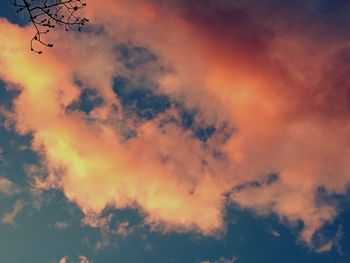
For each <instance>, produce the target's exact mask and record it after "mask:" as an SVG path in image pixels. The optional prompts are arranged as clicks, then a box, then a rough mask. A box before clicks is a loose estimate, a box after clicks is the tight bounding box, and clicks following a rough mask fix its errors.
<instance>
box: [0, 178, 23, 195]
mask: <svg viewBox="0 0 350 263" xmlns="http://www.w3.org/2000/svg"><path fill="white" fill-rule="evenodd" d="M19 192H20V190H19V188H18V187H17V186H16V185H15V184H14V183H13V182H12V181H10V180H8V179H7V178H4V177H0V193H2V194H5V195H13V194H17V193H19Z"/></svg>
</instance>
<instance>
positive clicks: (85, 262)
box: [79, 256, 92, 263]
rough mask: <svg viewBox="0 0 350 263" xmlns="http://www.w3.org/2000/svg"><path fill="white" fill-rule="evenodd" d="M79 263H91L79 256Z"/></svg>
mask: <svg viewBox="0 0 350 263" xmlns="http://www.w3.org/2000/svg"><path fill="white" fill-rule="evenodd" d="M79 263H92V262H91V261H90V260H89V259H88V258H87V257H85V256H80V257H79Z"/></svg>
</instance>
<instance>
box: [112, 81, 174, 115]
mask: <svg viewBox="0 0 350 263" xmlns="http://www.w3.org/2000/svg"><path fill="white" fill-rule="evenodd" d="M113 90H114V92H115V93H116V95H117V96H118V98H119V99H120V101H121V103H122V104H123V106H124V111H125V112H126V113H127V114H128V115H129V116H130V115H132V114H136V116H137V117H138V118H140V119H141V120H151V119H154V118H155V117H157V116H158V114H160V113H162V112H164V111H166V110H167V109H169V108H170V107H171V101H170V99H169V98H168V97H167V96H165V95H157V94H156V93H155V92H154V91H152V89H149V88H147V87H135V86H133V85H132V83H131V81H130V80H129V79H127V78H123V77H116V78H115V79H114V84H113Z"/></svg>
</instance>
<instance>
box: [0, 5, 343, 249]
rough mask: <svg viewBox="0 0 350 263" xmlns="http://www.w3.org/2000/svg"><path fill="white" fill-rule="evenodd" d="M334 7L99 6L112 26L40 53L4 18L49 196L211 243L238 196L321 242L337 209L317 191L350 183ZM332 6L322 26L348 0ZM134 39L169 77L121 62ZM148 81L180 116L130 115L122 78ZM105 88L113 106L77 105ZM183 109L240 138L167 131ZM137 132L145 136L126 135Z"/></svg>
mask: <svg viewBox="0 0 350 263" xmlns="http://www.w3.org/2000/svg"><path fill="white" fill-rule="evenodd" d="M326 4H327V1H325V2H324V3H323V5H326ZM321 5H322V4H317V3H316V1H311V2H310V3H309V4H305V3H303V2H302V1H295V2H293V3H277V1H272V0H271V1H265V4H264V5H263V4H261V3H259V4H257V3H256V2H254V1H236V2H232V1H220V2H217V1H210V0H205V1H201V2H198V1H176V3H175V2H174V1H166V0H150V1H146V0H144V1H143V0H138V1H137V0H133V1H123V0H120V1H109V0H105V1H104V3H103V4H100V3H98V2H93V1H90V2H89V3H88V6H89V8H86V12H88V13H87V16H88V17H91V19H92V22H93V23H95V24H96V25H98V24H100V25H103V29H101V30H96V29H94V27H92V28H91V32H89V33H84V34H81V35H73V36H66V35H63V34H60V33H56V35H53V36H52V37H53V38H55V39H56V41H57V40H59V39H60V38H62V37H63V36H65V41H64V42H60V41H59V42H58V45H57V48H55V49H54V50H53V51H51V50H50V52H45V53H44V55H43V56H41V57H37V56H35V55H33V54H31V53H28V52H27V46H26V45H27V41H28V39H29V37H28V36H30V33H31V32H30V29H29V28H19V27H18V26H15V25H11V24H10V23H8V22H7V21H5V20H2V21H1V22H0V28H2V30H1V33H0V58H1V63H0V78H1V79H3V80H4V81H7V82H9V83H12V84H15V85H16V86H17V87H18V88H19V89H20V90H21V94H20V95H19V96H18V97H17V98H16V100H15V101H14V109H13V111H14V113H15V120H16V130H17V132H18V133H21V134H23V133H29V132H30V133H32V134H33V138H34V139H33V143H32V148H33V150H35V151H37V152H38V153H40V154H41V156H42V159H43V162H44V164H45V165H46V167H47V169H48V171H49V176H48V177H47V178H45V179H44V180H40V179H38V180H37V186H38V187H57V188H60V189H62V190H63V191H64V193H65V195H66V196H67V198H68V199H70V200H72V201H74V202H76V203H77V204H78V205H79V206H80V207H81V209H82V210H83V211H84V213H85V214H86V215H87V216H88V215H91V214H92V215H95V214H99V213H101V212H102V211H103V209H104V208H106V207H114V208H119V209H122V208H126V207H136V208H138V209H139V210H140V212H141V213H142V214H143V215H144V217H145V221H146V222H147V223H149V224H150V225H152V226H154V227H155V228H160V229H162V230H165V231H167V230H178V231H183V230H197V231H200V232H201V233H203V234H211V233H213V232H215V231H217V230H219V229H222V228H223V227H224V222H223V213H224V207H225V200H226V199H227V196H229V197H230V198H229V199H230V201H231V202H235V203H237V204H239V205H240V206H242V207H244V208H249V209H253V210H254V211H257V212H258V213H262V214H270V213H276V214H277V215H279V216H280V217H281V218H282V219H283V220H287V221H288V222H291V223H297V222H298V221H299V220H301V221H302V222H303V223H304V229H303V232H302V234H301V238H302V239H303V240H304V241H306V242H309V243H310V242H311V241H312V237H313V234H314V233H315V231H317V230H318V229H319V228H320V227H321V226H322V225H323V224H324V223H325V222H327V221H331V220H332V219H333V218H334V216H335V215H336V214H337V207H336V206H335V205H334V204H330V203H329V202H325V201H323V200H322V199H320V198H319V196H318V191H319V189H320V188H323V189H325V191H326V192H327V193H329V194H334V193H337V194H341V193H344V192H346V190H347V186H348V184H349V182H350V171H349V170H350V168H349V165H348V164H349V163H350V160H349V158H350V157H349V156H350V152H349V151H350V148H349V143H350V142H349V139H348V136H347V135H348V134H349V128H350V122H349V117H348V116H349V94H350V79H349V76H350V75H349V74H348V73H349V65H350V44H349V36H348V34H344V32H346V30H345V28H346V27H345V25H348V24H349V18H348V17H347V16H345V15H344V16H342V15H340V16H339V17H337V18H336V19H332V20H330V21H334V22H333V23H327V22H325V21H323V20H321V19H319V18H320V16H321V11H322V10H324V8H325V6H321ZM272 7H273V8H272ZM334 8H337V9H336V10H329V11H327V12H326V14H322V16H326V17H330V18H333V17H334V15H335V13H337V14H342V11H341V10H343V9H346V8H349V4H347V3H345V2H344V4H342V5H340V6H336V7H334ZM272 10H273V11H272ZM295 12H298V14H300V16H299V17H300V19H298V20H296V19H295V17H294V15H293V14H295ZM101 14H103V15H101ZM121 43H128V44H129V45H134V46H143V47H147V48H148V49H149V50H151V51H152V52H153V53H154V54H155V56H156V58H157V60H158V61H159V63H160V64H161V65H162V67H161V68H162V69H163V70H162V71H159V70H158V71H157V70H154V69H153V68H152V69H149V68H147V67H145V66H141V67H139V68H137V67H133V66H130V65H131V64H129V66H126V65H125V64H123V63H122V62H121V61H120V58H119V59H118V56H117V54H116V53H117V52H116V47H117V46H118V45H120V44H121ZM77 46H78V47H79V49H78V48H75V47H77ZM91 57H93V58H94V59H93V60H92V59H91ZM135 72H138V73H140V72H141V73H142V74H144V75H146V76H147V78H148V80H145V79H141V80H140V82H141V83H142V81H145V83H146V82H147V81H149V80H151V82H152V83H155V84H156V85H155V86H156V87H157V89H154V88H150V89H152V92H155V93H159V94H162V95H165V96H167V97H168V98H170V100H171V101H172V104H171V106H167V107H165V108H164V110H163V111H162V112H160V113H157V114H153V115H151V116H152V118H149V119H147V120H142V121H135V119H132V118H130V115H128V114H127V112H126V111H125V104H123V103H122V98H121V97H120V96H119V97H118V96H116V94H115V92H114V91H113V84H114V83H113V80H114V78H115V77H116V76H117V75H120V76H124V77H129V78H130V77H134V75H133V74H134V73H135ZM77 80H79V81H77ZM91 87H93V88H94V89H96V90H97V91H98V94H99V96H101V97H102V98H103V100H102V101H101V103H98V105H97V104H96V105H95V106H94V107H92V109H91V110H89V111H88V112H83V111H79V110H67V109H72V107H70V105H72V103H73V102H75V101H79V99H81V98H80V95H81V94H82V92H83V90H84V88H91ZM124 88H125V87H124ZM38 101H40V103H38ZM176 103H181V104H182V105H184V107H186V108H190V109H196V111H197V112H198V114H197V115H195V117H194V118H195V120H194V121H195V122H196V123H200V124H206V123H214V124H218V123H226V124H227V125H228V126H229V127H230V128H231V129H232V131H233V132H232V134H231V135H230V136H223V134H222V133H220V132H216V133H213V134H214V135H212V136H208V138H206V139H205V140H200V139H199V136H198V134H197V136H194V135H193V133H192V132H191V131H190V130H186V129H182V128H181V127H179V125H178V124H177V123H174V122H166V125H164V120H169V119H174V118H175V119H176V118H178V114H179V113H178V111H177V109H176V107H175V106H174V105H175V104H176ZM73 109H74V107H73ZM129 126H130V127H132V128H133V129H134V131H135V133H136V135H135V136H131V137H130V138H128V139H125V134H124V130H123V129H125V127H129ZM216 129H217V130H219V129H218V127H216ZM271 175H275V177H272V178H275V179H274V180H272V181H270V180H269V179H266V178H270V177H269V176H271Z"/></svg>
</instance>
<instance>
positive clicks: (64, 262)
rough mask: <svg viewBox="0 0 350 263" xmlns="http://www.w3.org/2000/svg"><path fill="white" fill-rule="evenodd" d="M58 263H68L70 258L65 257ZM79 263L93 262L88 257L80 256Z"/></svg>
mask: <svg viewBox="0 0 350 263" xmlns="http://www.w3.org/2000/svg"><path fill="white" fill-rule="evenodd" d="M58 263H68V257H63V258H61V259H60V260H59V261H58ZM70 263H74V262H72V261H70ZM77 263H92V261H90V260H89V259H88V258H87V257H85V256H79V262H77Z"/></svg>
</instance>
